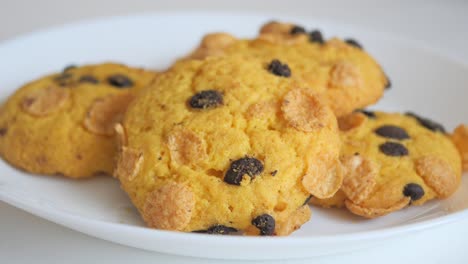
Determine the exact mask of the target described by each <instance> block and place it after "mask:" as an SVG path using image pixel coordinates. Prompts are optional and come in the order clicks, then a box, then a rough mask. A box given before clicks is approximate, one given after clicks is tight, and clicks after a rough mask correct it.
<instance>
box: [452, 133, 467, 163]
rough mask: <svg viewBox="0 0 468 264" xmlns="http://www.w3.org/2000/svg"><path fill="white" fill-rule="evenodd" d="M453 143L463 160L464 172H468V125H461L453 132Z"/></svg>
mask: <svg viewBox="0 0 468 264" xmlns="http://www.w3.org/2000/svg"><path fill="white" fill-rule="evenodd" d="M452 141H453V143H455V146H456V147H457V149H458V152H459V153H460V156H461V158H462V164H463V170H464V171H468V125H459V126H458V127H457V128H456V129H455V130H454V131H453V134H452Z"/></svg>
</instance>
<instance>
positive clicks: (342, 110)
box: [185, 22, 390, 116]
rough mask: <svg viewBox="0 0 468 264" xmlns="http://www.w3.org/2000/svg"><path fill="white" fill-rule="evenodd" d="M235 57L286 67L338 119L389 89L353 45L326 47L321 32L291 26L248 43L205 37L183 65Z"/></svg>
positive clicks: (333, 42) (268, 28) (273, 28)
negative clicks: (214, 58)
mask: <svg viewBox="0 0 468 264" xmlns="http://www.w3.org/2000/svg"><path fill="white" fill-rule="evenodd" d="M235 54H243V55H248V56H255V57H258V58H260V59H261V60H263V61H269V62H273V61H276V62H275V63H274V64H272V66H271V70H272V71H275V70H276V69H277V68H278V67H281V65H287V66H288V68H289V69H290V71H291V72H292V74H291V77H292V78H294V79H297V80H300V81H302V82H305V83H306V84H307V85H308V86H309V87H310V88H312V89H313V90H314V91H315V92H317V93H320V94H323V95H324V97H325V99H326V100H327V102H328V104H329V105H330V106H331V107H332V109H333V111H334V113H335V114H336V115H337V116H343V115H346V114H349V113H351V112H352V111H353V110H354V109H357V108H364V107H365V106H368V105H371V104H374V103H375V102H376V101H377V100H378V99H379V98H380V97H381V96H382V95H383V92H384V89H385V88H389V87H390V81H389V80H388V79H387V77H386V76H385V74H384V73H383V71H382V69H381V67H380V66H379V65H378V64H377V62H375V60H374V59H373V58H372V57H371V56H370V55H369V54H367V53H366V52H365V51H364V50H363V49H362V47H361V46H360V45H359V44H358V43H357V42H356V41H354V40H346V41H342V40H339V39H337V38H332V39H330V40H328V41H324V39H323V37H322V35H321V33H320V32H319V31H313V32H311V33H309V34H307V33H306V32H305V30H304V29H303V28H301V27H298V26H294V25H292V24H282V23H277V22H271V23H268V24H266V25H264V26H263V27H262V29H261V30H260V34H259V36H258V37H257V38H255V39H250V40H249V39H237V38H235V37H234V36H232V35H229V34H226V33H214V34H209V35H207V36H205V37H204V38H203V40H202V41H201V43H200V45H199V47H198V48H197V49H196V50H195V51H193V52H192V54H191V55H189V56H188V57H187V58H185V59H203V58H206V57H210V56H230V55H235ZM286 74H287V73H286Z"/></svg>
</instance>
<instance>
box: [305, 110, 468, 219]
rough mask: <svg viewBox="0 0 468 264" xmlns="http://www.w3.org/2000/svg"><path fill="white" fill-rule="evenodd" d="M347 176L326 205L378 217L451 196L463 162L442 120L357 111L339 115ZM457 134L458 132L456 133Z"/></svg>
mask: <svg viewBox="0 0 468 264" xmlns="http://www.w3.org/2000/svg"><path fill="white" fill-rule="evenodd" d="M339 124H340V129H342V130H343V133H342V139H343V149H342V156H341V161H342V164H343V169H344V171H345V173H344V175H345V176H344V180H343V186H342V187H341V189H340V191H339V192H338V193H337V194H336V195H335V196H334V197H332V198H331V199H325V200H321V199H317V198H313V199H312V200H311V202H312V203H313V204H318V205H322V206H325V207H342V206H346V208H347V209H348V210H350V211H351V212H352V213H354V214H357V215H360V216H363V217H366V218H374V217H378V216H383V215H386V214H389V213H391V212H394V211H396V210H399V209H402V208H405V207H407V206H409V205H422V204H424V203H425V202H427V201H429V200H432V199H436V198H439V199H444V198H447V197H449V196H450V195H452V194H453V193H454V192H455V191H456V190H457V188H458V186H459V184H460V175H461V161H460V156H459V154H458V152H457V149H456V147H455V146H454V144H453V143H452V142H451V140H450V138H449V137H448V135H447V134H445V133H444V131H445V129H444V127H443V126H442V125H440V124H438V123H436V122H434V121H431V120H429V119H427V118H423V117H420V116H418V115H415V114H412V113H408V114H406V115H402V114H392V113H384V112H356V113H353V114H351V115H349V116H347V117H343V118H341V119H340V120H339ZM456 135H458V133H456Z"/></svg>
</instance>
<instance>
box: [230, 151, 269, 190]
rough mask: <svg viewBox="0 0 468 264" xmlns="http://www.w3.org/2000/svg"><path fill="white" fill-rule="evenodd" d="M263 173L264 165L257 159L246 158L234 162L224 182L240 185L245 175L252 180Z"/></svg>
mask: <svg viewBox="0 0 468 264" xmlns="http://www.w3.org/2000/svg"><path fill="white" fill-rule="evenodd" d="M262 172H263V164H262V162H261V161H259V160H258V159H256V158H251V157H245V158H241V159H238V160H236V161H233V162H232V163H231V167H230V168H229V170H228V171H227V172H226V175H225V176H224V181H225V182H227V183H229V184H232V185H240V183H241V181H242V177H243V176H244V175H246V174H247V175H248V176H250V177H251V178H252V179H254V178H255V176H257V175H258V174H260V173H262Z"/></svg>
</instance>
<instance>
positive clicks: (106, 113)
mask: <svg viewBox="0 0 468 264" xmlns="http://www.w3.org/2000/svg"><path fill="white" fill-rule="evenodd" d="M132 100H133V95H132V94H130V93H123V94H118V95H109V96H107V97H104V98H98V99H96V100H94V102H93V103H92V104H91V106H90V107H89V109H88V113H87V115H86V117H85V120H84V121H83V124H84V127H85V128H86V129H88V130H89V131H90V132H92V133H94V134H97V135H104V136H112V135H114V132H115V131H114V126H115V124H116V123H117V122H119V121H120V120H121V119H122V116H123V114H124V112H125V110H126V109H127V107H128V105H129V104H130V102H131V101H132Z"/></svg>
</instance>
